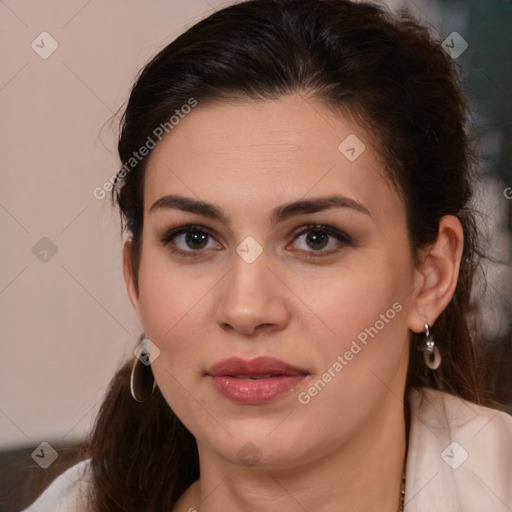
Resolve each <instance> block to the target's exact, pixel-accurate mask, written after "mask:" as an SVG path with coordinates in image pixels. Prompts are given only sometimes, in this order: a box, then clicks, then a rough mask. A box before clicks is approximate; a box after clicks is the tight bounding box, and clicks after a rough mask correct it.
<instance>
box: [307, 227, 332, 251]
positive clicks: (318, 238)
mask: <svg viewBox="0 0 512 512" xmlns="http://www.w3.org/2000/svg"><path fill="white" fill-rule="evenodd" d="M306 243H307V244H308V245H309V247H311V248H312V249H315V250H318V249H324V248H325V246H326V245H327V244H328V243H329V235H328V234H327V233H325V231H321V230H319V229H316V230H311V231H310V232H309V233H308V235H307V237H306Z"/></svg>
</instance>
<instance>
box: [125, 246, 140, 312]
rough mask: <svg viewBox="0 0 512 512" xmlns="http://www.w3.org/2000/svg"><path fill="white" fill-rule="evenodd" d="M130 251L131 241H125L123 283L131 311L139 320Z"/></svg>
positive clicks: (137, 292) (137, 289) (135, 284)
mask: <svg viewBox="0 0 512 512" xmlns="http://www.w3.org/2000/svg"><path fill="white" fill-rule="evenodd" d="M132 250H133V243H132V239H131V238H130V239H129V240H126V242H125V243H124V246H123V275H124V282H125V284H126V291H127V292H128V297H129V298H130V302H131V303H132V306H133V309H135V312H136V313H137V316H138V317H139V319H140V312H139V288H138V285H137V281H136V279H135V274H134V272H133V266H132Z"/></svg>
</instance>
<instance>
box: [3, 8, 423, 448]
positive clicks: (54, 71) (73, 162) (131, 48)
mask: <svg viewBox="0 0 512 512" xmlns="http://www.w3.org/2000/svg"><path fill="white" fill-rule="evenodd" d="M227 3H230V2H221V1H219V0H186V1H185V0H180V1H178V0H165V1H163V0H158V1H151V2H142V1H135V0H122V1H121V0H109V1H100V0H92V1H87V0H80V1H78V0H76V1H69V0H67V1H63V0H62V1H59V2H57V1H44V2H42V1H36V0H33V1H28V0H0V40H1V47H2V56H1V63H0V70H1V72H0V109H1V118H2V125H1V134H0V141H1V142H0V144H1V145H0V148H1V166H2V167H1V173H2V174H1V176H2V182H1V183H2V186H1V188H0V227H1V237H2V238H1V239H2V243H1V249H0V254H1V258H2V265H1V267H0V315H1V317H0V319H1V326H2V327H1V337H2V338H1V357H0V382H1V387H0V447H7V446H16V445H19V444H29V445H31V444H33V445H34V446H37V445H38V444H39V443H40V442H42V441H46V440H49V441H51V440H53V439H56V438H60V439H62V438H64V440H65V441H72V440H74V439H77V438H80V437H82V436H83V435H84V433H85V432H86V431H87V429H88V428H89V427H90V426H91V422H92V419H93V418H94V414H95V413H96V411H97V408H98V405H99V402H100V400H101V399H102V397H103V394H104V391H105V387H106V385H107V383H108V382H109V380H110V378H111V377H112V375H113V373H114V371H115V369H116V368H117V367H118V365H119V364H120V363H121V362H122V361H123V360H124V359H125V358H126V357H128V356H129V355H130V353H131V351H132V350H133V348H134V347H135V345H136V341H137V337H138V335H139V332H140V328H139V325H138V321H137V318H136V316H135V314H134V313H133V312H132V309H131V305H130V303H129V301H128V299H127V296H126V293H125V289H124V282H123V279H122V273H121V247H122V240H121V237H120V234H119V225H118V220H117V212H116V211H114V210H112V209H111V206H110V202H109V201H108V200H98V199H96V198H94V197H93V189H94V188H95V187H98V186H101V185H102V184H103V183H104V182H105V180H107V179H108V178H109V177H110V176H111V175H112V174H113V172H115V171H116V168H117V167H118V166H119V162H118V160H117V155H116V149H115V148H116V142H115V141H116V128H117V122H116V121H114V122H113V123H110V124H109V120H110V119H111V118H112V116H113V115H114V114H115V113H116V112H117V111H118V109H119V108H120V107H122V105H123V103H124V102H125V101H126V100H127V97H128V93H129V89H130V85H131V83H132V81H133V79H134V77H135V75H136V73H137V72H138V70H139V69H140V68H141V66H142V65H143V64H144V63H145V62H146V61H147V60H148V59H149V58H150V57H151V56H152V55H153V54H154V53H156V52H157V51H158V50H159V49H161V48H162V47H163V46H164V45H165V44H167V43H169V42H170V41H171V40H172V39H174V38H175V37H176V36H177V35H178V34H179V33H180V32H181V31H182V30H183V29H184V28H186V27H187V26H190V25H191V24H193V23H195V22H196V21H198V20H199V19H200V18H202V17H204V16H205V15H207V14H208V13H210V12H212V10H213V9H217V8H219V7H220V6H221V5H225V4H227ZM398 3H399V2H398V0H397V1H396V2H393V4H398ZM405 3H407V4H408V5H411V6H412V7H415V6H421V5H422V3H421V2H419V0H418V1H416V2H415V3H414V4H412V3H411V2H405ZM43 31H46V32H48V33H49V34H51V36H52V37H53V38H54V39H55V40H56V41H57V43H58V45H59V46H58V49H57V50H56V51H55V52H54V53H53V54H52V55H51V56H49V57H48V58H47V59H43V58H41V57H40V56H39V55H38V54H37V53H36V52H35V51H34V50H33V49H32V47H31V43H32V41H34V40H36V42H37V41H40V38H38V36H39V35H40V34H41V33H42V32H43ZM43 237H47V238H48V239H50V240H51V242H52V243H53V244H54V245H55V246H56V248H57V253H56V254H55V255H54V256H53V257H49V256H50V254H49V255H48V256H47V261H46V262H44V261H40V259H39V258H42V257H43V253H41V254H39V258H38V257H36V255H35V254H33V252H32V248H33V247H34V245H35V244H36V243H38V241H39V240H40V239H41V238H43ZM40 250H41V249H40Z"/></svg>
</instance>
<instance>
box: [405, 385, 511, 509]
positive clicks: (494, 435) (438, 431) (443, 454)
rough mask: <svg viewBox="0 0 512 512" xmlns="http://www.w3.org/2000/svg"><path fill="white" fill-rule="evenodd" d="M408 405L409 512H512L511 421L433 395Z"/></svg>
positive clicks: (415, 395) (420, 393) (418, 395)
mask: <svg viewBox="0 0 512 512" xmlns="http://www.w3.org/2000/svg"><path fill="white" fill-rule="evenodd" d="M409 403H410V410H411V428H410V433H409V454H408V458H407V478H406V501H408V502H409V503H410V505H409V506H410V508H409V510H414V511H415V512H416V511H417V512H420V511H423V510H435V509H436V508H437V509H443V510H450V511H453V512H472V511H475V512H481V511H487V510H489V511H490V510H492V511H493V512H499V511H502V510H503V511H510V510H511V507H512V416H510V415H508V414H506V413H504V412H502V411H498V410H494V409H490V408H488V407H483V406H481V405H477V404H474V403H471V402H468V401H466V400H463V399H461V398H459V397H456V396H454V395H450V394H448V393H443V392H441V391H436V390H433V389H422V390H413V391H412V392H411V394H410V396H409ZM406 510H408V509H407V508H406Z"/></svg>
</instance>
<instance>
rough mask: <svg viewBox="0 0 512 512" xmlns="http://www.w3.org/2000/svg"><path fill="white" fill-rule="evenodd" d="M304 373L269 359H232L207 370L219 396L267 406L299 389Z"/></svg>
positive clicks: (305, 373) (277, 360) (220, 362)
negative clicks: (266, 404)
mask: <svg viewBox="0 0 512 512" xmlns="http://www.w3.org/2000/svg"><path fill="white" fill-rule="evenodd" d="M307 374H308V372H306V371H304V370H302V369H300V368H296V367H295V366H292V365H290V364H287V363H285V362H284V361H280V360H279V359H274V358H271V357H257V358H254V359H241V358H237V357H232V358H229V359H224V360H222V361H219V362H218V363H216V364H214V365H213V366H212V367H211V368H210V369H209V370H208V371H207V375H208V376H209V377H210V378H211V381H212V384H213V386H214V388H215V389H216V390H217V391H218V392H219V393H220V394H221V395H223V396H224V397H226V398H228V399H230V400H232V401H234V402H237V403H240V404H245V405H260V404H265V403H268V402H270V401H272V400H274V399H276V398H278V397H279V396H281V395H283V394H285V393H287V392H289V391H290V390H292V389H294V388H296V387H298V385H299V384H300V382H301V381H302V380H303V379H304V378H305V377H306V375H307Z"/></svg>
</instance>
